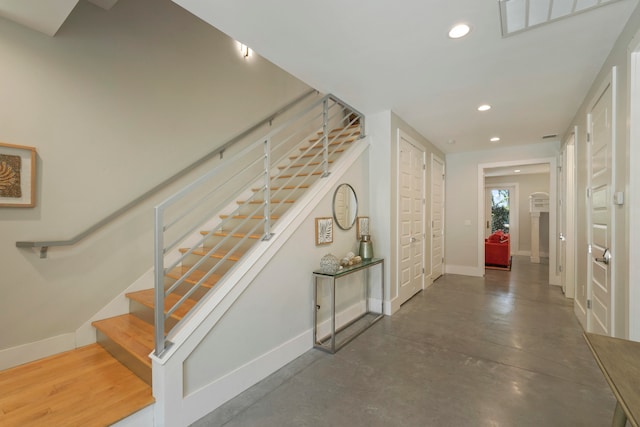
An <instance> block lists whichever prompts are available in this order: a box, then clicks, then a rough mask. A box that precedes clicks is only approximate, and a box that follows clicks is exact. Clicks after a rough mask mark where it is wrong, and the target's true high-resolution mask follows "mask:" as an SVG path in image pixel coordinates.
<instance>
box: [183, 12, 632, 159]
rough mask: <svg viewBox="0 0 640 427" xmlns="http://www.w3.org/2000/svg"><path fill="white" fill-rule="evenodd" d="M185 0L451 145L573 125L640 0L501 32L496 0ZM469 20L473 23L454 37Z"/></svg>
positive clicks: (231, 31) (279, 56)
mask: <svg viewBox="0 0 640 427" xmlns="http://www.w3.org/2000/svg"><path fill="white" fill-rule="evenodd" d="M510 1H513V0H510ZM530 1H531V2H532V3H533V2H540V1H545V2H549V0H530ZM557 1H559V0H557ZM576 1H577V2H584V1H591V2H597V1H598V0H576ZM174 2H175V3H177V4H180V5H182V6H183V7H185V8H186V9H187V10H189V11H191V12H192V13H194V14H195V15H197V16H199V17H200V18H202V19H204V20H205V21H207V22H209V23H210V24H212V25H214V26H215V27H216V28H218V29H219V30H221V31H223V32H225V33H227V34H228V35H230V36H231V37H233V38H235V39H237V40H239V41H241V42H243V43H245V44H247V45H249V46H250V47H251V48H252V49H253V50H254V51H255V52H256V53H258V54H259V55H261V56H263V57H265V58H267V59H269V60H270V61H272V62H274V63H275V64H277V65H279V66H280V67H282V68H284V69H285V70H287V71H288V72H290V73H291V74H293V75H295V76H297V77H298V78H300V79H302V80H303V81H305V82H307V83H308V84H310V85H311V86H313V87H315V88H316V89H318V90H320V91H322V92H327V93H334V94H336V95H337V96H339V97H340V98H342V99H344V100H345V101H346V102H348V103H349V104H351V105H353V106H355V107H356V108H358V109H360V110H361V111H362V112H363V113H365V114H372V113H377V112H380V111H384V110H392V111H394V112H395V113H397V114H398V115H399V116H400V117H401V118H403V119H404V120H405V121H406V122H408V123H409V124H410V125H411V126H412V127H413V128H415V129H416V130H417V131H418V132H420V133H421V134H422V135H424V136H425V137H426V138H427V139H429V140H430V141H431V142H432V143H434V144H435V145H437V146H438V147H439V148H441V149H442V150H443V151H444V152H446V153H455V152H462V151H472V150H480V149H490V148H496V147H498V146H503V147H505V146H513V145H521V144H535V143H540V142H542V141H543V139H542V137H543V136H546V135H560V137H562V133H563V132H564V131H565V130H566V129H568V128H569V126H570V123H571V120H572V118H573V116H574V114H575V113H576V111H577V109H578V107H579V105H580V104H581V102H582V101H583V98H584V96H585V95H586V92H587V91H588V89H589V88H590V87H591V85H592V83H593V81H594V78H595V76H596V74H597V72H598V71H599V70H600V68H601V67H602V64H603V63H604V61H605V59H606V57H607V55H608V53H609V52H610V50H611V47H612V46H613V44H614V42H615V40H616V38H617V37H618V35H619V34H620V32H621V30H622V28H623V27H624V25H625V23H626V22H627V20H628V18H629V16H630V15H631V12H632V11H633V9H634V8H635V7H636V5H637V0H620V1H613V2H609V3H608V4H607V5H606V6H603V7H599V8H596V9H593V10H590V11H586V12H583V13H579V14H577V15H575V16H573V17H570V18H566V19H560V20H557V21H554V22H552V23H549V24H546V25H541V26H537V27H535V28H532V29H530V30H527V31H522V32H519V33H517V34H513V35H510V36H508V37H502V31H501V17H500V6H499V2H498V1H497V0H493V1H489V0H483V1H479V0H447V1H442V0H422V1H417V0H414V1H409V0H402V1H393V2H392V1H388V0H351V1H348V2H345V1H343V0H325V1H322V2H309V1H300V0H263V1H252V0H234V1H231V0H174ZM459 22H465V23H468V24H469V25H470V26H471V32H470V33H469V35H468V36H466V37H464V38H462V39H457V40H452V39H449V38H448V36H447V33H448V31H449V28H450V27H451V26H452V25H453V24H456V23H459ZM484 103H488V104H490V105H491V106H492V108H491V109H490V110H489V111H486V112H484V113H481V112H479V111H477V110H476V108H477V107H478V106H479V105H480V104H484ZM494 136H497V137H500V138H501V140H500V142H498V143H490V142H489V139H490V138H491V137H494ZM549 140H556V141H557V140H558V137H552V138H548V139H545V140H544V141H549Z"/></svg>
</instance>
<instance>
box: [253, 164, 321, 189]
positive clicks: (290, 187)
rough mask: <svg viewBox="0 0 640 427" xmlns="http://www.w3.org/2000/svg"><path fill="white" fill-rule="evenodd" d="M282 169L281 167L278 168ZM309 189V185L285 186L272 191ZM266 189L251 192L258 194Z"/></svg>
mask: <svg viewBox="0 0 640 427" xmlns="http://www.w3.org/2000/svg"><path fill="white" fill-rule="evenodd" d="M278 167H280V166H278ZM307 188H309V184H302V185H283V186H282V187H271V191H278V190H302V189H307ZM263 190H264V188H262V187H261V188H252V189H251V191H253V192H254V193H257V192H258V191H263Z"/></svg>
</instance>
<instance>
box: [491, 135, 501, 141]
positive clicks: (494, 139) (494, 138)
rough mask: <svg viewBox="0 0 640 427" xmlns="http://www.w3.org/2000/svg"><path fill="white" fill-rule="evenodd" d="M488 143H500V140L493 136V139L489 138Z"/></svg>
mask: <svg viewBox="0 0 640 427" xmlns="http://www.w3.org/2000/svg"><path fill="white" fill-rule="evenodd" d="M489 141H491V142H498V141H500V138H498V137H497V136H494V137H493V138H491V139H490V140H489Z"/></svg>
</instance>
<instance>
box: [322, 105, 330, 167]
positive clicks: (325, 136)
mask: <svg viewBox="0 0 640 427" xmlns="http://www.w3.org/2000/svg"><path fill="white" fill-rule="evenodd" d="M327 176H329V99H328V98H325V99H324V101H323V102H322V177H323V178H325V177H327Z"/></svg>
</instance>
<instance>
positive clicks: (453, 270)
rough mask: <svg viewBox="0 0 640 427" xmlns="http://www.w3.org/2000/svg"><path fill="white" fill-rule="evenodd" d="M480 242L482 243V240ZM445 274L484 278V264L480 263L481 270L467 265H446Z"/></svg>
mask: <svg viewBox="0 0 640 427" xmlns="http://www.w3.org/2000/svg"><path fill="white" fill-rule="evenodd" d="M482 242H483V243H484V238H483V239H482ZM483 246H484V245H483ZM483 249H484V248H483ZM483 252H484V251H483ZM446 273H447V274H460V275H462V276H473V277H483V276H484V262H483V263H482V268H479V267H470V266H468V265H449V264H447V269H446Z"/></svg>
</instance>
